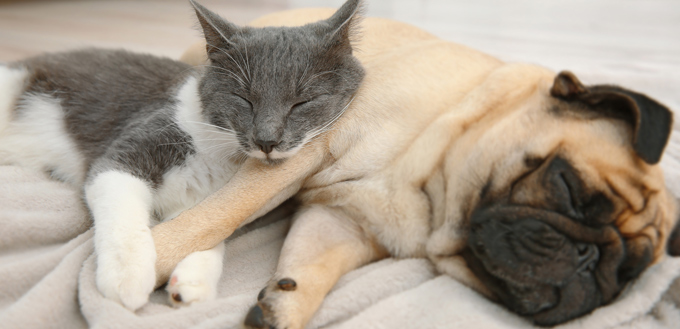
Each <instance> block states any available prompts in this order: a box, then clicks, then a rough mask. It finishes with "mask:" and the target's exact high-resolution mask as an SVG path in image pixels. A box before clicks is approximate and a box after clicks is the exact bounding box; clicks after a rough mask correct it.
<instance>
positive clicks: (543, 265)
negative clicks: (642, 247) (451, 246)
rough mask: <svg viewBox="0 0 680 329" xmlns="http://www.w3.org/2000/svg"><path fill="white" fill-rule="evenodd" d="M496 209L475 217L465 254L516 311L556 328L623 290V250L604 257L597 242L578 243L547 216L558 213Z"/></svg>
mask: <svg viewBox="0 0 680 329" xmlns="http://www.w3.org/2000/svg"><path fill="white" fill-rule="evenodd" d="M494 208H495V209H489V210H487V211H478V212H476V214H475V216H473V218H471V228H470V234H469V237H468V248H467V249H466V250H465V251H464V252H463V253H462V256H463V257H464V259H465V261H466V262H467V264H468V267H469V268H470V270H472V272H473V273H474V274H475V275H476V276H477V277H478V278H479V279H480V280H481V281H482V282H483V283H484V284H485V285H486V286H487V288H488V289H489V290H490V291H492V292H493V293H494V295H495V296H496V298H497V299H498V301H499V302H501V303H502V304H504V305H505V306H506V307H507V308H509V309H510V310H511V311H513V312H515V313H517V314H520V315H523V316H527V317H529V318H531V319H532V320H533V321H534V323H536V324H537V325H541V326H551V325H556V324H560V323H563V322H566V321H569V320H571V319H574V318H576V317H579V316H582V315H584V314H587V313H589V312H590V311H592V310H593V309H595V308H597V307H599V306H601V305H603V304H606V303H607V302H609V301H610V300H611V299H612V297H613V296H615V295H616V294H617V293H618V292H619V291H620V289H621V287H622V285H621V284H620V282H618V281H617V275H616V271H617V268H618V266H619V265H620V264H621V260H622V258H623V256H624V255H623V253H622V252H616V251H615V252H611V250H610V251H609V252H607V253H608V254H607V255H604V257H603V255H601V250H600V248H599V247H598V244H597V243H595V241H576V239H575V238H574V237H573V236H570V235H573V234H564V233H562V231H561V230H559V229H556V228H554V227H553V226H552V225H551V224H549V222H551V221H554V220H555V219H556V218H551V219H552V220H550V219H548V220H546V218H541V216H543V217H545V216H548V217H550V216H552V217H555V216H560V215H555V214H554V213H552V212H547V213H549V214H547V215H546V214H544V213H546V212H542V211H540V210H536V209H533V210H529V211H528V212H527V209H525V208H524V207H494ZM537 218H541V219H540V220H539V219H537ZM562 229H564V228H562ZM571 233H574V232H571ZM604 236H606V234H604ZM618 249H621V248H618ZM618 251H621V250H618ZM612 264H614V267H612V266H610V265H612ZM612 270H613V271H614V272H613V273H611V271H612ZM612 274H613V282H612V279H611V278H612V276H611V275H612Z"/></svg>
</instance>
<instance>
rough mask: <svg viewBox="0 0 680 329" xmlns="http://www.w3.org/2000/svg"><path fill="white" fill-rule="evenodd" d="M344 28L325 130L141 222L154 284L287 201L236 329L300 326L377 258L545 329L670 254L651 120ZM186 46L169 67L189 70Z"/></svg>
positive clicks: (449, 51) (565, 84)
mask: <svg viewBox="0 0 680 329" xmlns="http://www.w3.org/2000/svg"><path fill="white" fill-rule="evenodd" d="M331 13H332V11H330V10H320V9H318V10H296V11H290V12H284V13H279V14H274V15H270V16H265V17H263V18H261V19H259V20H257V21H255V22H254V23H253V25H254V26H266V25H273V26H283V25H301V24H305V23H307V22H312V21H315V20H319V19H322V18H325V17H328V16H329V15H330V14H331ZM362 26H363V27H362V37H361V39H360V40H359V41H357V47H356V48H358V49H360V51H358V52H356V54H355V55H356V56H357V58H359V60H360V61H361V63H362V64H363V65H364V68H365V70H366V77H365V79H364V82H363V84H362V86H361V88H360V89H359V92H358V94H357V95H356V96H355V99H354V101H353V103H352V105H351V107H350V108H349V109H348V110H347V111H346V113H345V114H344V115H343V117H341V118H340V120H338V122H337V123H336V124H335V126H334V129H332V130H331V131H329V132H327V133H325V134H324V135H322V136H320V137H318V138H317V139H315V140H313V141H311V142H310V144H309V145H308V146H306V147H305V148H304V149H302V150H300V151H299V153H297V154H296V155H295V156H293V157H292V158H290V159H288V160H287V161H286V162H284V163H281V164H278V165H274V166H272V165H268V164H265V163H262V162H260V161H258V160H256V159H250V160H247V161H246V162H245V163H244V165H243V166H242V167H241V168H240V169H239V171H238V172H237V174H236V176H235V177H234V178H233V179H232V180H231V181H230V182H229V183H228V184H227V185H226V186H225V187H224V188H222V189H221V190H220V191H219V192H217V193H215V194H214V195H212V196H211V197H209V198H208V199H206V200H205V201H204V202H202V203H200V204H199V205H197V206H196V207H194V208H192V209H191V210H189V211H186V212H185V213H183V214H181V215H180V216H179V217H177V218H176V219H174V220H172V221H170V222H166V223H162V224H160V225H158V226H156V227H154V229H153V235H154V241H155V244H156V249H157V254H158V262H157V273H158V280H157V281H158V284H161V283H163V282H165V281H166V280H167V278H168V275H169V273H170V271H171V270H172V268H173V267H174V265H175V264H177V262H178V261H179V260H181V259H182V258H184V257H185V256H186V255H187V254H189V253H191V252H194V251H199V250H206V249H209V248H212V247H214V246H215V245H216V244H217V243H219V242H220V241H222V240H223V239H224V238H226V237H227V236H229V235H230V234H231V233H232V232H233V231H234V229H236V228H237V227H238V226H239V225H240V224H241V223H242V222H244V221H246V220H251V219H253V218H256V217H258V216H260V215H262V214H264V213H266V212H267V211H269V210H271V209H273V208H274V207H276V206H277V205H279V204H281V203H282V202H284V201H285V200H287V199H289V198H291V197H293V198H295V199H296V200H297V201H298V202H300V203H301V205H302V206H301V208H300V210H298V212H297V214H296V216H295V219H294V222H293V224H292V227H291V229H290V232H289V233H288V236H287V238H286V241H285V243H284V246H283V248H282V251H281V257H280V260H279V264H278V267H277V270H276V273H275V274H274V275H273V278H272V279H271V280H270V282H269V283H268V284H267V286H266V287H265V288H264V289H263V290H262V292H261V293H260V294H259V296H258V301H257V303H256V305H255V306H253V307H252V308H251V309H250V311H249V313H248V314H247V316H246V318H245V325H246V326H248V327H253V328H269V327H275V328H303V327H304V326H305V324H306V323H307V322H308V320H309V319H310V318H311V316H312V315H313V314H314V312H315V311H316V309H317V308H318V307H319V305H320V304H321V302H322V300H323V298H324V296H325V295H326V294H327V293H328V291H329V290H330V289H331V288H332V287H333V285H334V284H335V283H336V281H337V280H338V279H339V278H340V276H342V275H343V274H345V273H347V272H349V271H351V270H353V269H356V268H358V267H360V266H362V265H365V264H367V263H369V262H373V261H376V260H379V259H381V258H385V257H389V256H391V257H398V258H403V257H427V258H429V259H430V260H431V261H432V262H433V263H434V264H435V265H436V268H437V269H438V270H439V271H440V272H442V273H446V274H449V275H451V276H452V277H454V278H456V279H457V280H459V281H461V282H463V283H465V284H467V285H468V286H470V287H472V288H474V289H475V290H477V291H478V292H480V293H481V294H484V295H486V296H488V297H489V298H491V299H493V300H496V301H498V302H499V303H501V304H503V305H505V306H506V307H507V308H509V309H510V310H512V311H514V312H516V313H518V314H520V315H523V316H525V317H527V318H529V319H531V320H532V321H533V322H534V323H536V324H538V325H555V324H559V323H563V322H566V321H569V320H571V319H574V318H576V317H579V316H581V315H584V314H587V313H588V312H590V311H592V310H593V309H595V308H597V307H599V306H601V305H605V304H607V303H610V302H611V301H612V300H613V299H614V298H615V297H616V296H617V294H618V293H619V292H620V291H621V290H622V289H623V287H624V286H625V285H626V283H627V282H630V281H631V280H633V279H634V278H636V277H637V276H638V275H639V274H640V273H641V272H642V271H643V270H644V269H645V268H647V267H648V266H649V265H651V264H654V263H656V262H658V261H660V260H662V259H663V258H664V257H667V256H666V255H667V253H668V252H667V249H669V251H670V252H671V253H672V254H677V252H678V251H679V250H678V249H680V248H678V242H677V240H678V239H676V238H675V237H676V235H673V237H671V235H672V232H673V228H674V225H675V223H676V221H677V209H676V200H675V199H674V197H673V196H672V195H671V193H670V192H669V191H668V190H667V188H666V187H665V184H664V175H663V172H662V170H661V168H660V167H659V165H658V163H659V160H660V158H661V156H662V153H663V150H664V147H665V145H666V144H667V141H668V138H669V135H670V132H671V126H672V113H671V111H670V110H669V109H668V108H666V107H664V106H663V105H661V104H659V103H658V102H657V101H655V100H653V99H651V98H649V97H647V96H645V95H642V94H640V93H637V92H634V91H630V90H627V89H623V88H620V87H616V86H606V85H596V86H585V85H583V84H582V83H581V82H580V81H579V80H578V78H577V77H576V76H575V75H574V74H572V73H569V72H567V71H563V72H561V73H558V74H556V73H554V72H552V71H550V70H547V69H544V68H542V67H538V66H535V65H528V64H508V63H503V62H501V61H500V60H498V59H496V58H493V57H491V56H489V55H486V54H483V53H480V52H478V51H475V50H473V49H470V48H467V47H465V46H461V45H457V44H454V43H450V42H447V41H443V40H440V39H438V38H436V37H435V36H433V35H430V34H428V33H427V32H424V31H422V30H419V29H417V28H415V27H412V26H409V25H407V24H403V23H398V22H394V21H390V20H385V19H378V18H366V19H365V20H364V21H363V22H362ZM201 48H202V46H196V47H194V48H193V49H192V50H190V51H189V52H188V53H187V54H186V55H185V57H184V59H185V60H187V61H190V62H194V63H196V64H199V63H202V62H203V61H204V58H202V57H201V54H200V51H199V50H198V49H201ZM672 239H674V240H673V241H671V240H672Z"/></svg>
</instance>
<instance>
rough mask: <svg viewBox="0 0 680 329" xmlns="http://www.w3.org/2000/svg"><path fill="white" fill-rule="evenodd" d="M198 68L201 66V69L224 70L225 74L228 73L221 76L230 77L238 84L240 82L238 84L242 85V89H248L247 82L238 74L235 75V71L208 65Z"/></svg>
mask: <svg viewBox="0 0 680 329" xmlns="http://www.w3.org/2000/svg"><path fill="white" fill-rule="evenodd" d="M197 66H201V67H211V68H214V69H217V70H222V71H224V72H226V73H221V74H224V75H225V76H228V77H230V78H232V79H234V80H236V82H238V83H239V84H240V85H241V87H243V88H246V87H247V84H246V83H245V81H243V79H241V78H240V77H239V76H238V74H236V73H235V72H234V71H232V70H229V69H225V68H223V67H219V66H215V65H208V64H203V65H197Z"/></svg>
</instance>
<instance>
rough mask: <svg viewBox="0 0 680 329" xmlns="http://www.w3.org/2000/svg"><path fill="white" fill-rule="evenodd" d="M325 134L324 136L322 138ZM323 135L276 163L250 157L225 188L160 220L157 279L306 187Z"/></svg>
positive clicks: (160, 280)
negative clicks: (269, 163)
mask: <svg viewBox="0 0 680 329" xmlns="http://www.w3.org/2000/svg"><path fill="white" fill-rule="evenodd" d="M320 140H321V139H320ZM323 149H324V145H323V140H321V141H320V142H317V143H315V144H312V143H310V144H308V145H307V146H306V147H304V148H303V149H302V150H300V151H299V152H298V153H297V154H296V155H295V156H293V157H292V158H290V159H288V160H286V162H284V163H282V164H280V165H277V166H270V165H266V164H263V163H262V162H260V161H259V160H257V159H249V160H247V161H246V162H245V163H244V164H243V165H242V166H241V168H240V169H239V170H238V171H237V172H236V174H235V175H234V177H232V179H231V180H230V181H229V182H228V183H227V185H225V186H224V187H223V188H222V189H220V190H219V191H217V192H215V193H214V194H212V195H211V196H209V197H208V198H206V199H205V200H203V201H202V202H201V203H199V204H198V205H196V206H195V207H193V208H191V209H189V210H187V211H185V212H183V213H181V214H180V215H179V216H177V217H176V218H174V219H172V220H170V221H167V222H163V223H161V224H158V225H156V226H155V227H154V228H153V230H152V233H153V240H154V243H155V245H156V253H157V255H158V258H157V260H156V285H157V286H158V285H161V284H163V283H165V282H166V281H167V280H168V278H169V276H170V273H171V272H172V270H173V269H174V268H175V266H176V265H177V264H178V263H179V262H180V261H181V260H182V259H184V258H185V257H186V256H187V255H189V254H191V253H193V252H196V251H203V250H208V249H212V248H213V247H215V246H216V245H217V244H218V243H221V242H222V240H224V239H226V238H227V237H229V236H230V235H231V234H232V233H233V232H234V230H236V229H237V228H238V227H239V226H240V225H241V224H242V223H243V222H244V221H246V220H248V219H255V218H257V217H258V216H261V215H264V214H265V213H266V212H268V211H269V210H272V209H274V208H275V207H276V206H278V205H279V204H281V203H282V202H283V201H285V200H286V199H288V198H290V197H291V196H293V195H294V194H295V193H297V191H298V190H299V189H300V187H301V186H302V184H303V183H304V181H305V179H306V178H307V177H309V175H311V173H314V172H315V171H316V170H318V168H319V167H320V165H321V163H322V161H323V158H324V157H323V153H322V152H323Z"/></svg>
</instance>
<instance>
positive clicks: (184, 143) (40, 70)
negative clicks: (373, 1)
mask: <svg viewBox="0 0 680 329" xmlns="http://www.w3.org/2000/svg"><path fill="white" fill-rule="evenodd" d="M191 3H192V4H193V5H194V7H195V9H196V13H197V16H198V19H199V22H200V23H201V25H202V26H203V29H204V32H205V37H206V41H207V43H208V46H207V51H208V57H209V60H210V64H209V65H207V66H206V67H205V68H203V69H200V70H194V69H193V68H191V67H189V66H187V65H186V64H183V63H180V62H176V61H173V60H170V59H166V58H158V57H154V56H150V55H140V54H133V53H130V52H126V51H122V50H99V49H87V50H80V51H71V52H65V53H57V54H47V55H42V56H38V57H34V58H30V59H27V60H24V61H21V62H17V63H13V64H12V66H15V67H23V68H25V69H27V70H28V72H29V78H28V80H27V84H26V89H25V92H24V95H23V96H22V97H24V98H26V97H30V96H31V95H35V94H44V95H49V96H50V97H53V98H56V99H58V100H59V102H60V104H61V107H62V108H63V109H64V116H65V119H64V120H65V126H66V130H67V132H68V134H69V136H70V137H71V139H72V140H73V141H75V143H76V145H77V147H78V149H79V151H80V153H81V154H82V155H83V157H84V159H85V162H86V163H85V168H87V170H88V177H89V178H90V179H91V178H92V177H94V176H95V175H96V174H97V173H99V172H102V171H106V170H119V171H124V172H128V173H131V174H133V175H135V176H136V177H139V178H142V179H145V180H146V181H148V182H149V183H151V184H152V186H154V187H158V186H159V185H160V184H162V183H163V175H164V174H165V173H166V172H168V171H169V170H170V169H172V168H173V167H176V166H181V165H183V164H184V163H185V161H186V159H187V158H188V157H190V156H191V155H192V154H194V153H195V152H196V150H195V147H194V145H193V142H192V139H191V136H190V135H189V134H187V133H186V132H184V131H182V130H181V129H180V128H179V127H177V125H176V123H175V122H174V114H175V113H174V111H175V107H174V105H175V104H174V103H175V98H174V95H175V94H176V92H177V90H178V88H180V87H181V86H182V84H183V82H185V81H186V80H187V78H188V77H189V76H191V75H195V76H197V77H199V94H200V99H201V103H202V105H203V111H204V113H203V114H204V115H205V118H206V120H207V121H208V122H209V123H211V124H214V125H216V126H218V127H221V128H224V129H226V130H230V131H234V132H235V134H236V135H237V137H238V139H239V143H240V146H241V151H242V152H243V153H248V152H249V151H251V150H253V149H255V150H258V146H257V142H258V141H259V142H262V141H274V142H275V143H276V146H274V148H275V149H276V150H278V151H280V152H285V151H289V150H291V149H293V148H295V147H296V146H300V145H301V143H302V142H303V140H304V139H305V138H306V137H307V138H308V139H309V138H310V137H312V136H311V135H312V134H315V133H318V132H320V131H322V130H323V129H322V128H327V126H329V125H330V124H331V123H332V121H333V120H334V119H337V117H339V114H341V113H342V111H343V110H344V109H345V108H346V106H347V105H348V103H349V102H350V100H351V98H352V96H353V94H354V93H355V92H356V90H357V89H358V87H359V83H360V81H361V79H362V78H363V74H364V73H363V69H362V68H361V65H360V64H359V62H358V61H357V60H356V58H354V57H353V56H352V48H351V45H350V35H351V33H352V29H353V28H354V25H355V20H356V12H357V10H358V5H359V1H358V0H349V1H348V2H347V3H346V4H345V5H344V6H343V7H342V8H341V9H340V10H338V12H337V13H336V14H335V15H334V16H333V17H331V18H329V19H328V20H325V21H321V22H317V23H313V24H308V25H305V26H303V27H291V28H283V27H271V28H249V27H243V28H241V27H237V26H235V25H233V24H231V23H229V22H227V21H226V20H224V19H222V18H220V17H219V16H217V15H216V14H214V13H212V12H210V11H209V10H207V9H205V8H204V7H202V6H201V5H199V4H197V3H195V2H193V1H192V2H191ZM199 71H200V72H199ZM20 111H21V110H19V112H18V113H16V115H17V116H21V113H20ZM267 153H268V152H267ZM279 160H280V159H279ZM266 161H267V162H274V161H275V160H273V159H267V160H266ZM49 169H51V168H48V170H49Z"/></svg>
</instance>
